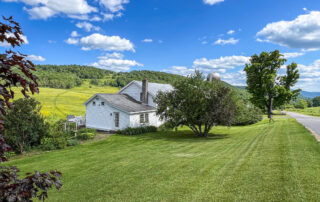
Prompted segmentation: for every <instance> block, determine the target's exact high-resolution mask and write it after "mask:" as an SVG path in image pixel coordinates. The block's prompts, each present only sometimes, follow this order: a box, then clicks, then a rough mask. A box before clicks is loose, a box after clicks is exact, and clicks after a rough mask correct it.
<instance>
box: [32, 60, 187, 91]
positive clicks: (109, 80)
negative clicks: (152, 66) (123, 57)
mask: <svg viewBox="0 0 320 202" xmlns="http://www.w3.org/2000/svg"><path fill="white" fill-rule="evenodd" d="M36 69H37V72H36V73H35V74H36V76H38V77H39V85H40V86H42V87H49V88H65V89H69V88H73V87H76V86H80V85H81V84H82V83H83V82H84V81H85V80H89V81H90V83H91V84H92V85H100V86H102V85H105V86H114V87H123V86H125V85H126V84H128V83H129V82H130V81H132V80H142V79H143V78H148V80H149V81H150V82H157V83H169V84H173V83H174V82H175V81H176V80H178V79H181V78H183V76H180V75H175V74H169V73H165V72H157V71H147V70H143V71H131V72H119V73H117V72H113V71H109V70H103V69H98V68H95V67H91V66H81V65H37V66H36Z"/></svg>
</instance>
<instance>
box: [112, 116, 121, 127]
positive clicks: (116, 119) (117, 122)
mask: <svg viewBox="0 0 320 202" xmlns="http://www.w3.org/2000/svg"><path fill="white" fill-rule="evenodd" d="M113 113H114V126H115V127H116V128H119V126H120V113H119V112H113Z"/></svg>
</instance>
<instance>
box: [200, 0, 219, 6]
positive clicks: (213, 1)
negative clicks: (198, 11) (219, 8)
mask: <svg viewBox="0 0 320 202" xmlns="http://www.w3.org/2000/svg"><path fill="white" fill-rule="evenodd" d="M220 2H224V0H203V3H205V4H208V5H211V6H212V5H214V4H217V3H220Z"/></svg>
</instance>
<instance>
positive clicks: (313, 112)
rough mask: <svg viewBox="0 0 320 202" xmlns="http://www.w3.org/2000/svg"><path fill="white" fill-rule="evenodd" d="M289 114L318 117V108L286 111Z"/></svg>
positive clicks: (319, 114) (319, 110) (319, 113)
mask: <svg viewBox="0 0 320 202" xmlns="http://www.w3.org/2000/svg"><path fill="white" fill-rule="evenodd" d="M287 111H290V112H297V113H300V114H305V115H310V116H320V107H308V108H305V109H287Z"/></svg>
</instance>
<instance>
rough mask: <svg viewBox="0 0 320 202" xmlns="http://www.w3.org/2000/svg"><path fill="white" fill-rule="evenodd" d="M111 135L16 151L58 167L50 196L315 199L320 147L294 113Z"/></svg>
mask: <svg viewBox="0 0 320 202" xmlns="http://www.w3.org/2000/svg"><path fill="white" fill-rule="evenodd" d="M212 133H213V134H211V135H210V136H209V137H208V138H206V139H201V138H196V137H195V136H194V135H193V134H192V133H191V131H190V130H188V129H179V131H178V132H157V133H150V134H145V135H140V136H119V135H113V136H111V137H110V138H108V139H105V140H102V141H100V142H94V143H87V144H83V145H78V146H76V147H73V148H68V149H65V150H61V151H54V152H48V153H43V154H39V155H35V156H31V157H18V158H19V159H15V160H11V161H10V164H12V165H17V166H18V167H19V168H21V169H22V171H23V172H28V171H33V170H41V171H48V170H50V169H58V170H60V171H62V173H63V187H62V189H61V191H50V194H49V201H59V202H60V201H68V202H69V201H318V200H319V198H320V189H319V187H320V147H319V144H318V143H317V142H316V141H315V139H314V137H313V136H312V135H311V134H310V133H309V132H308V131H307V130H306V129H305V128H304V127H303V126H301V125H300V124H298V123H297V122H296V121H295V120H293V119H289V118H279V119H277V118H276V119H275V122H274V123H271V124H269V123H268V120H264V121H262V122H261V123H258V124H255V125H252V126H246V127H232V128H226V127H218V128H215V129H214V130H213V131H212Z"/></svg>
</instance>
